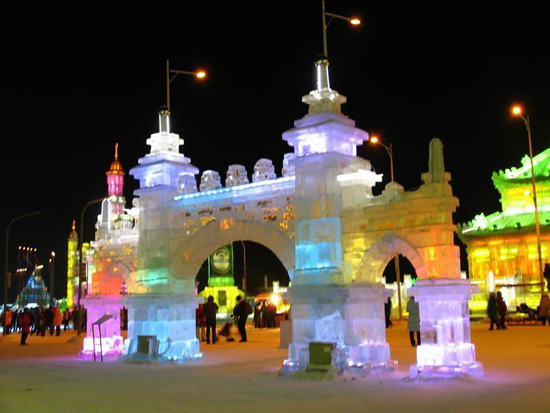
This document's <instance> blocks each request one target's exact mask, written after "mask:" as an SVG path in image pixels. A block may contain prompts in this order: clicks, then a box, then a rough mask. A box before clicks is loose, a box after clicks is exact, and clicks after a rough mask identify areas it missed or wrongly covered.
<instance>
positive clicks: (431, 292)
mask: <svg viewBox="0 0 550 413" xmlns="http://www.w3.org/2000/svg"><path fill="white" fill-rule="evenodd" d="M476 290H477V286H475V285H473V284H471V283H470V282H469V281H468V280H460V279H434V280H420V281H417V283H416V285H415V286H414V287H412V288H410V289H409V290H408V292H407V294H408V295H409V296H411V295H412V296H414V297H415V300H416V301H417V302H418V304H419V308H420V335H421V341H422V345H420V346H418V347H417V349H416V361H417V363H416V364H415V365H412V366H411V367H410V376H411V378H417V377H423V378H430V377H454V376H460V375H473V376H482V375H483V365H482V364H481V363H479V362H477V361H476V355H475V346H474V345H473V344H472V342H471V336H470V315H469V308H468V301H469V300H470V299H471V297H472V294H473V293H475V292H476Z"/></svg>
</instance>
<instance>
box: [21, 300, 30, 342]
mask: <svg viewBox="0 0 550 413" xmlns="http://www.w3.org/2000/svg"><path fill="white" fill-rule="evenodd" d="M19 325H20V326H21V342H20V344H21V345H22V346H26V345H27V337H28V336H29V333H30V332H31V316H30V315H29V309H28V308H25V309H24V310H23V313H22V314H21V316H20V319H19Z"/></svg>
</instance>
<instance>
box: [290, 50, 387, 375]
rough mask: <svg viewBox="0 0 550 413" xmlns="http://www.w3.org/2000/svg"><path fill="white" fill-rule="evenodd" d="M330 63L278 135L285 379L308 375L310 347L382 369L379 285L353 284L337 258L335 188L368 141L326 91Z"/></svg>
mask: <svg viewBox="0 0 550 413" xmlns="http://www.w3.org/2000/svg"><path fill="white" fill-rule="evenodd" d="M327 66H328V62H327V61H326V60H321V61H319V62H317V63H316V68H317V74H318V79H317V80H318V83H317V89H316V90H314V91H312V92H311V93H310V94H309V95H306V96H304V97H303V99H302V100H303V101H304V102H305V103H307V104H309V105H310V107H309V113H308V114H307V115H306V116H304V117H303V118H302V119H300V120H297V121H296V122H295V123H294V124H295V128H294V129H291V130H289V131H287V132H285V133H284V134H283V139H284V140H286V141H287V142H288V143H289V145H291V146H293V147H294V153H295V155H296V158H295V159H294V160H292V161H291V166H292V165H293V166H294V169H295V176H296V180H295V182H296V190H295V196H296V237H295V251H296V263H295V270H294V274H293V279H292V287H291V288H290V289H289V292H288V297H289V300H290V303H291V304H292V310H291V318H292V335H293V341H292V343H291V344H290V345H289V357H288V359H287V360H285V365H284V370H285V372H293V371H297V370H303V369H305V368H306V366H307V365H308V363H309V362H310V360H309V356H310V355H309V346H310V343H311V342H319V341H320V342H330V343H332V344H333V345H334V346H335V349H334V350H333V354H332V356H333V357H332V364H333V365H335V366H337V367H339V368H342V367H353V368H358V369H361V370H362V371H367V370H368V371H370V370H372V369H377V368H387V367H388V365H389V364H390V363H389V362H390V360H389V355H390V354H389V346H388V344H387V343H386V336H385V334H386V332H385V322H384V302H385V301H386V300H387V297H388V295H389V293H388V292H386V290H385V289H384V288H383V287H382V285H374V284H372V285H369V284H366V283H365V284H352V283H351V274H344V271H343V270H342V268H343V265H344V263H343V255H342V222H341V205H342V188H341V185H340V182H339V180H338V176H340V175H341V174H342V173H343V172H344V171H345V170H347V168H348V166H349V164H350V162H351V161H352V160H353V159H354V158H355V155H356V146H357V145H360V144H362V143H363V142H364V141H365V140H367V139H368V134H367V133H366V132H364V131H362V130H360V129H358V128H355V122H354V121H353V120H351V119H349V118H348V117H347V116H344V115H342V113H341V112H340V105H341V104H342V103H343V102H345V100H346V99H345V97H344V96H341V95H339V94H338V92H336V91H334V90H332V89H330V87H329V83H328V67H327Z"/></svg>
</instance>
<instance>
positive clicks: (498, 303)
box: [487, 291, 508, 330]
mask: <svg viewBox="0 0 550 413" xmlns="http://www.w3.org/2000/svg"><path fill="white" fill-rule="evenodd" d="M506 311H508V307H507V306H506V303H505V302H504V299H503V298H502V293H501V292H500V291H499V292H497V293H496V295H495V293H491V294H489V300H488V301H487V316H488V317H489V320H490V322H491V325H490V326H489V330H494V327H495V326H496V328H497V330H501V329H502V330H506V323H505V320H506Z"/></svg>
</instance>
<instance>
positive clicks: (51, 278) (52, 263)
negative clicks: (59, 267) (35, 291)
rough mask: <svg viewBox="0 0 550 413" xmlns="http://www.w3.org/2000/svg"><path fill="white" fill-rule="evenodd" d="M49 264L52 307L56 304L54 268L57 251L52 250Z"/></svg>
mask: <svg viewBox="0 0 550 413" xmlns="http://www.w3.org/2000/svg"><path fill="white" fill-rule="evenodd" d="M48 263H49V264H50V265H49V268H48V269H49V271H50V307H53V306H54V305H55V298H54V268H55V252H53V251H52V253H51V255H50V260H49V261H48Z"/></svg>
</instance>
